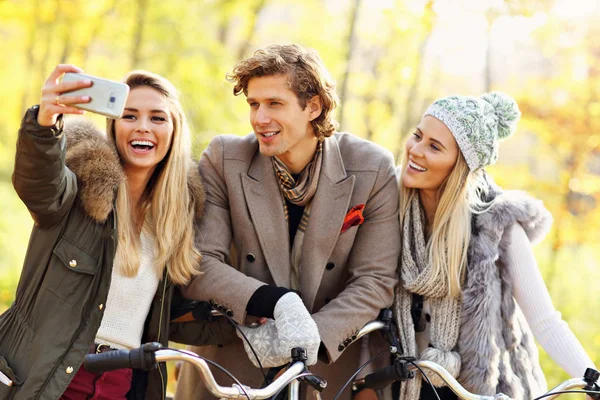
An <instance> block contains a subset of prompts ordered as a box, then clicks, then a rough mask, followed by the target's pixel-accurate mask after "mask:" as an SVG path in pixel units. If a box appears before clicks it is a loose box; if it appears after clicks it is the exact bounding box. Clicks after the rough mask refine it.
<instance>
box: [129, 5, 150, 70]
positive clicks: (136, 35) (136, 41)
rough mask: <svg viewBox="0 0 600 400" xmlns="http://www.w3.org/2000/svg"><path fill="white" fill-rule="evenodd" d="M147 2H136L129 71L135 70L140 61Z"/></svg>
mask: <svg viewBox="0 0 600 400" xmlns="http://www.w3.org/2000/svg"><path fill="white" fill-rule="evenodd" d="M147 5H148V0H138V1H137V13H136V19H135V30H134V32H133V40H132V43H131V69H135V68H137V66H138V64H139V63H140V59H141V47H142V42H143V35H144V25H145V22H146V13H147Z"/></svg>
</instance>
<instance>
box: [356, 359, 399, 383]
mask: <svg viewBox="0 0 600 400" xmlns="http://www.w3.org/2000/svg"><path fill="white" fill-rule="evenodd" d="M401 368H402V367H401V365H400V363H394V364H393V365H390V366H389V367H385V368H382V369H380V370H378V371H375V372H373V373H372V374H369V375H367V376H365V383H364V385H363V387H364V388H370V389H374V390H379V389H383V388H385V387H387V386H389V385H391V384H392V383H394V382H395V381H399V380H402V376H403V373H402V370H401Z"/></svg>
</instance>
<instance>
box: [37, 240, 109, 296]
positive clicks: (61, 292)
mask: <svg viewBox="0 0 600 400" xmlns="http://www.w3.org/2000/svg"><path fill="white" fill-rule="evenodd" d="M97 269H98V259H97V258H96V257H94V256H92V255H91V254H89V253H88V252H86V251H85V250H84V249H83V248H82V247H81V246H79V245H78V244H76V243H75V242H73V241H71V240H69V239H68V238H67V237H62V238H61V239H60V241H59V242H58V244H57V245H56V247H55V248H54V250H53V251H52V258H51V260H50V265H49V267H48V273H47V275H46V278H45V279H44V286H46V288H47V289H48V290H49V291H50V292H52V293H54V294H55V295H56V296H58V297H60V298H61V299H63V300H64V301H66V302H67V303H70V304H74V303H75V302H77V301H78V300H79V298H80V295H81V293H84V292H85V291H86V290H87V289H88V288H89V286H90V285H91V284H92V282H93V278H94V275H95V274H96V270H97Z"/></svg>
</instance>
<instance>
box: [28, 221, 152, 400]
mask: <svg viewBox="0 0 600 400" xmlns="http://www.w3.org/2000/svg"><path fill="white" fill-rule="evenodd" d="M115 214H116V213H115V212H114V211H113V212H112V213H111V216H112V218H111V221H112V227H110V228H109V229H112V230H113V231H114V232H116V231H117V229H116V225H117V221H116V215H115ZM104 233H106V228H105V230H104ZM109 236H110V238H111V240H112V242H113V243H112V245H113V248H116V246H114V244H115V243H114V240H115V239H114V236H113V235H112V234H111V235H109ZM99 286H100V282H98V287H99ZM108 286H109V290H110V280H109V283H108ZM97 290H98V288H96V291H97ZM107 293H108V292H107ZM93 299H94V298H93V296H91V298H90V300H89V303H88V306H87V309H86V310H85V312H84V315H89V314H90V312H91V310H92V304H93ZM85 323H86V321H85V320H82V321H81V323H80V325H79V327H78V328H77V331H75V335H74V336H73V339H72V340H71V342H70V343H69V346H68V347H67V349H65V352H64V353H63V354H62V356H61V357H60V358H59V359H58V361H57V363H56V364H54V367H53V368H52V370H51V371H50V373H49V374H48V376H47V377H46V380H45V381H44V384H43V385H42V386H41V387H40V391H39V394H38V396H37V397H36V399H40V398H41V396H42V395H43V394H44V389H45V388H46V386H48V382H50V379H51V378H52V377H53V376H54V374H55V373H56V370H57V369H58V366H59V365H60V363H62V361H63V360H64V359H65V357H66V356H67V353H68V352H69V349H71V348H72V347H73V343H75V341H76V340H77V338H78V337H79V334H80V333H81V331H82V330H83V327H84V326H85ZM94 335H95V334H94ZM79 368H81V365H80V366H79ZM71 380H73V378H71ZM67 387H69V386H68V385H67ZM66 389H67V388H65V390H66ZM61 395H62V393H61ZM163 400H164V395H163Z"/></svg>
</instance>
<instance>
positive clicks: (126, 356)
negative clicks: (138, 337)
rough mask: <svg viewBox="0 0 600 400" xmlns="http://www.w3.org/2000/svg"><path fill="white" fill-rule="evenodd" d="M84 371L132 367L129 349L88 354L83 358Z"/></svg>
mask: <svg viewBox="0 0 600 400" xmlns="http://www.w3.org/2000/svg"><path fill="white" fill-rule="evenodd" d="M83 366H84V368H85V370H86V371H88V372H92V373H100V372H106V371H113V370H116V369H121V368H133V366H132V365H131V359H130V351H129V350H115V351H109V352H107V353H100V354H88V355H86V356H85V357H84V358H83Z"/></svg>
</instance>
